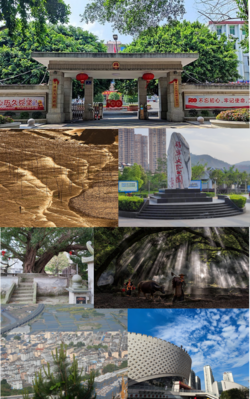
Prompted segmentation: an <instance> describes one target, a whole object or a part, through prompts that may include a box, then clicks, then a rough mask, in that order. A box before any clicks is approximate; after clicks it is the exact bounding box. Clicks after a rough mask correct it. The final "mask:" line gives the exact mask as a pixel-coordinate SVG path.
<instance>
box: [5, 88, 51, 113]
mask: <svg viewBox="0 0 250 399" xmlns="http://www.w3.org/2000/svg"><path fill="white" fill-rule="evenodd" d="M48 93H49V86H48V85H47V84H43V85H29V84H28V85H2V86H0V99H1V97H9V98H11V97H20V98H23V97H29V96H32V97H33V96H34V97H36V96H37V97H44V104H45V109H44V110H41V111H39V110H30V109H28V108H27V109H25V110H14V109H13V110H10V111H3V110H0V115H4V114H5V112H8V113H9V112H11V113H13V116H12V115H10V116H11V117H12V118H13V119H14V120H22V119H23V118H21V113H22V112H28V114H29V116H28V119H29V118H34V115H33V114H34V112H39V113H40V116H39V119H46V113H47V111H48ZM35 119H38V118H35ZM24 120H26V118H25V119H24Z"/></svg>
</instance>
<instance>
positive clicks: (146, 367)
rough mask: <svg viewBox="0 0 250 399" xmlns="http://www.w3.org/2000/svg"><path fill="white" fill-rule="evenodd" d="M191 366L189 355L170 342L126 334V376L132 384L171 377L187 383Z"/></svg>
mask: <svg viewBox="0 0 250 399" xmlns="http://www.w3.org/2000/svg"><path fill="white" fill-rule="evenodd" d="M191 364H192V360H191V358H190V356H189V354H188V353H187V352H186V351H185V350H184V349H182V348H179V347H178V346H176V345H174V344H172V343H171V342H167V341H163V340H161V339H158V338H154V337H150V336H147V335H142V334H135V333H128V368H129V373H128V376H129V379H130V381H132V383H134V384H136V383H138V382H142V381H147V380H152V379H156V378H160V377H171V376H179V377H181V378H184V379H186V380H187V381H188V378H189V375H190V371H191ZM130 385H131V382H130Z"/></svg>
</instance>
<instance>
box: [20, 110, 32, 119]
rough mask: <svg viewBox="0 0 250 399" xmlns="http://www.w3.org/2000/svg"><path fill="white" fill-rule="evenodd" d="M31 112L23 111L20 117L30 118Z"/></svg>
mask: <svg viewBox="0 0 250 399" xmlns="http://www.w3.org/2000/svg"><path fill="white" fill-rule="evenodd" d="M29 116H30V114H29V113H28V112H27V111H23V112H21V113H20V119H28V118H29Z"/></svg>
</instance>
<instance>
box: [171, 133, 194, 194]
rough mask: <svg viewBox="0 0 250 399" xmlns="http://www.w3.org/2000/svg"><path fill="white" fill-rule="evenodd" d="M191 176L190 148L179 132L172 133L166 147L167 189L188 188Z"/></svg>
mask: <svg viewBox="0 0 250 399" xmlns="http://www.w3.org/2000/svg"><path fill="white" fill-rule="evenodd" d="M191 177H192V169H191V156H190V148H189V145H188V143H187V141H186V140H185V139H184V137H183V136H182V134H180V133H172V135H171V139H170V144H169V147H168V189H173V190H174V189H184V188H188V187H189V184H190V181H191Z"/></svg>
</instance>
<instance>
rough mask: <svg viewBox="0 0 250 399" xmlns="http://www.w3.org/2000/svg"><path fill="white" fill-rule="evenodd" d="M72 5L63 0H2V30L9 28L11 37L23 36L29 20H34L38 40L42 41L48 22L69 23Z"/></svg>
mask: <svg viewBox="0 0 250 399" xmlns="http://www.w3.org/2000/svg"><path fill="white" fill-rule="evenodd" d="M69 15H70V7H69V6H68V5H66V4H65V3H64V1H63V0H39V1H33V0H16V1H13V0H0V23H1V27H0V30H6V29H7V30H8V31H7V34H8V35H9V36H11V37H13V36H15V37H17V36H18V29H20V30H21V33H22V36H24V34H26V33H27V31H28V21H29V20H30V19H32V20H33V21H34V28H35V33H36V39H37V41H40V40H41V41H42V40H43V38H44V34H45V33H46V24H47V22H50V23H52V24H58V23H59V22H61V23H67V22H68V21H69ZM17 17H18V18H19V19H18V18H17Z"/></svg>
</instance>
